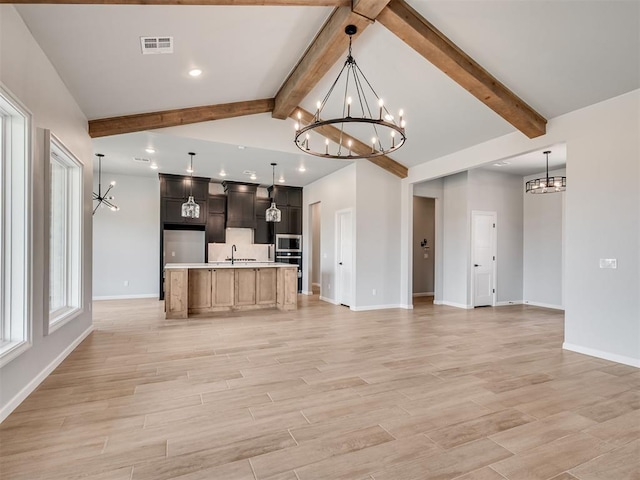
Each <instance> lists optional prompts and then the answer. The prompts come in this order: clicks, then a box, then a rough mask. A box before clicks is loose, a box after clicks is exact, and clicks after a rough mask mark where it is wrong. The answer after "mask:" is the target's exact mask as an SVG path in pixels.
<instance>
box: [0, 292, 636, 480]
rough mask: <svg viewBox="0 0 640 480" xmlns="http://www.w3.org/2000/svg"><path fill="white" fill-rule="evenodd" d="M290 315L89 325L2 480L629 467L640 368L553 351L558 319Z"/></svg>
mask: <svg viewBox="0 0 640 480" xmlns="http://www.w3.org/2000/svg"><path fill="white" fill-rule="evenodd" d="M300 303H301V308H300V309H299V310H298V311H297V312H290V313H282V312H279V311H276V310H274V311H266V312H265V311H261V312H253V313H250V314H246V313H245V314H243V315H236V316H231V317H218V318H203V319H192V320H188V321H184V320H172V321H167V320H164V316H163V312H162V304H161V303H160V302H157V301H154V300H128V301H103V302H98V303H96V304H95V306H94V312H95V327H96V330H95V332H94V333H92V334H91V336H90V337H88V338H87V339H86V340H85V341H84V342H83V343H82V344H81V345H80V346H79V347H78V348H77V349H76V350H75V351H74V352H73V353H72V354H71V355H70V356H69V358H68V359H67V360H65V361H64V363H63V364H62V365H61V366H60V367H59V368H58V369H56V370H55V372H54V373H53V374H52V375H51V376H50V377H49V378H47V379H46V381H45V382H44V383H43V384H42V385H41V386H40V388H38V390H37V391H36V392H34V393H33V394H32V395H31V396H30V397H29V398H28V399H27V400H26V401H25V402H24V403H23V404H22V405H21V406H20V407H19V408H18V409H17V410H16V411H15V412H14V413H13V414H12V415H11V416H9V418H7V420H6V421H5V422H4V423H3V424H2V425H1V426H0V477H1V478H2V479H12V480H21V479H28V480H36V479H47V480H57V479H60V480H62V479H64V480H72V479H76V478H83V479H93V480H97V479H101V480H131V479H134V480H143V479H148V480H163V479H175V478H179V479H180V480H195V479H214V480H244V479H247V480H254V479H258V480H262V479H270V480H297V479H299V480H311V479H322V480H333V479H348V480H364V479H369V480H371V479H375V480H411V479H421V480H422V479H438V480H449V479H458V480H504V479H509V480H546V479H554V480H575V479H579V480H638V479H640V465H639V462H640V460H639V459H640V439H639V437H640V370H637V369H634V368H631V367H626V366H622V365H617V364H614V363H611V362H606V361H603V360H598V359H595V358H591V357H587V356H583V355H579V354H576V353H571V352H565V351H562V350H561V344H562V338H563V328H562V323H563V319H562V315H561V314H560V313H558V312H556V311H552V310H545V309H540V308H534V307H527V306H510V307H501V308H496V309H492V308H481V309H476V310H472V311H465V310H459V309H455V308H450V307H442V306H434V305H432V304H431V302H430V301H429V300H428V299H426V300H425V299H421V300H420V301H419V302H418V304H417V306H416V308H415V309H414V310H413V311H406V310H384V311H373V312H351V311H349V310H347V309H346V308H344V307H337V306H333V305H329V304H327V303H324V302H319V301H318V300H317V297H301V302H300Z"/></svg>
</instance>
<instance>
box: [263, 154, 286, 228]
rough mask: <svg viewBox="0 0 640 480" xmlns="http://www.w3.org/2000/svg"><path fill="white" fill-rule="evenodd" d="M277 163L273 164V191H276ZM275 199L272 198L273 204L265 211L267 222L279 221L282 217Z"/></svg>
mask: <svg viewBox="0 0 640 480" xmlns="http://www.w3.org/2000/svg"><path fill="white" fill-rule="evenodd" d="M276 165H278V164H277V163H272V164H271V170H272V173H273V176H272V179H271V191H272V192H275V190H274V188H275V185H276ZM274 200H275V198H272V199H271V206H270V207H269V208H267V211H266V213H265V216H266V217H267V222H279V221H280V220H281V219H282V212H281V211H280V210H278V207H276V202H275V201H274Z"/></svg>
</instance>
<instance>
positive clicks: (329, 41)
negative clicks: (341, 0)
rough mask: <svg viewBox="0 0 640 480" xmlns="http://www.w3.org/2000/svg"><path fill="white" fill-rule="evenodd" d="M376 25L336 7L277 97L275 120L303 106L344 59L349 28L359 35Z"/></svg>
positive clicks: (349, 8) (346, 8) (349, 9)
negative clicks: (337, 63)
mask: <svg viewBox="0 0 640 480" xmlns="http://www.w3.org/2000/svg"><path fill="white" fill-rule="evenodd" d="M371 23H373V22H372V21H371V20H369V19H368V18H366V17H363V16H361V15H359V14H357V13H354V12H352V11H351V7H340V8H336V9H335V10H334V11H333V13H332V14H331V16H330V17H329V18H328V20H327V21H326V22H325V24H324V25H323V26H322V29H320V32H319V33H318V35H316V38H315V39H314V40H313V42H311V45H310V46H309V48H308V49H307V51H306V52H305V53H304V55H303V56H302V58H301V59H300V61H299V62H298V64H297V65H296V66H295V67H294V69H293V71H292V72H291V74H290V75H289V77H288V78H287V79H286V80H285V81H284V83H283V84H282V87H280V90H279V91H278V93H277V94H276V105H275V108H274V109H273V113H272V115H273V117H274V118H278V119H280V120H284V119H285V118H287V117H289V116H290V115H291V112H293V111H294V110H295V108H296V107H297V106H298V105H299V104H300V103H302V100H304V98H305V97H306V96H307V95H308V94H309V92H311V90H313V87H315V86H316V84H317V83H318V82H319V81H320V79H322V77H324V75H325V74H326V73H327V72H328V71H329V69H330V68H331V67H333V65H334V64H335V63H336V62H337V61H338V60H339V59H340V57H342V56H343V55H344V54H345V52H346V51H347V48H348V46H349V37H348V36H347V35H346V34H345V33H344V29H345V27H346V26H347V25H355V26H356V27H358V33H356V35H355V36H354V38H355V37H357V36H358V35H360V34H361V33H362V32H363V31H364V29H365V28H367V27H368V26H369V25H371Z"/></svg>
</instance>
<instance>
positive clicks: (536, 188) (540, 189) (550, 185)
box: [525, 150, 567, 193]
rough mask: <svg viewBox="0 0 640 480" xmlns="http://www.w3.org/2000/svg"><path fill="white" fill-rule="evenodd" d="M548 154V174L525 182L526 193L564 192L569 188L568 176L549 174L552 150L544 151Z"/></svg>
mask: <svg viewBox="0 0 640 480" xmlns="http://www.w3.org/2000/svg"><path fill="white" fill-rule="evenodd" d="M542 153H544V154H545V155H546V156H547V175H546V176H545V177H544V178H536V179H535V180H529V181H528V182H527V183H526V184H525V192H526V193H556V192H564V191H565V190H566V189H567V177H550V176H549V154H550V153H551V150H547V151H545V152H542Z"/></svg>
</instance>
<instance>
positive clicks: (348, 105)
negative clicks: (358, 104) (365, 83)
mask: <svg viewBox="0 0 640 480" xmlns="http://www.w3.org/2000/svg"><path fill="white" fill-rule="evenodd" d="M350 116H351V97H347V117H350Z"/></svg>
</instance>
